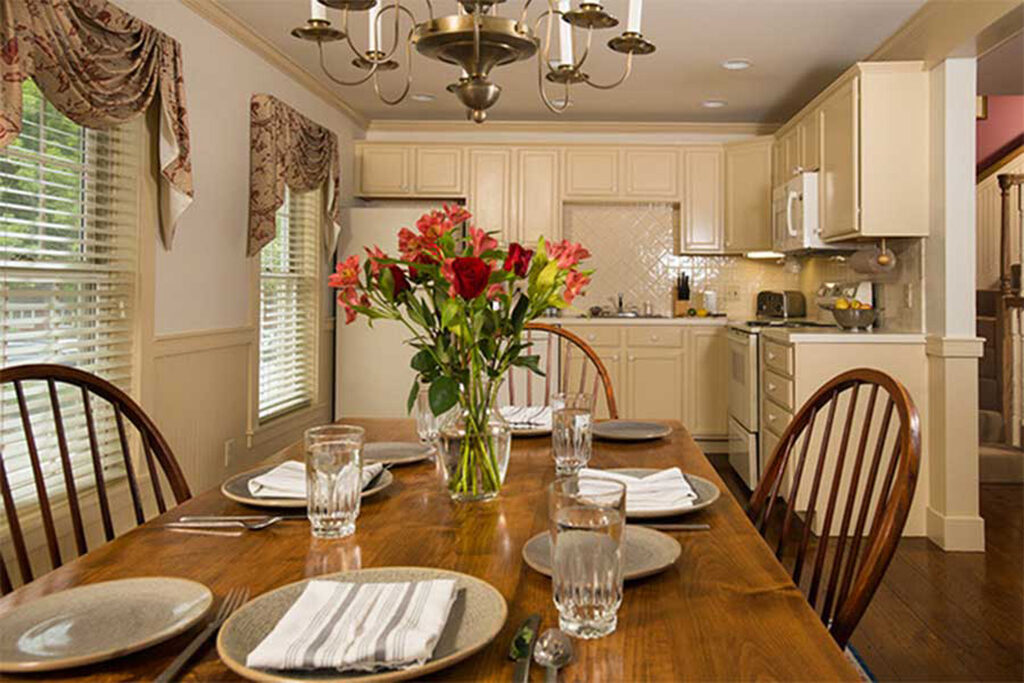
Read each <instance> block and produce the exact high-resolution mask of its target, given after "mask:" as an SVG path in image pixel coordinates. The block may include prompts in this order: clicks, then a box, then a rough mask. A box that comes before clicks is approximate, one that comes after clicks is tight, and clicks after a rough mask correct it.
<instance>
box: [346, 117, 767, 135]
mask: <svg viewBox="0 0 1024 683" xmlns="http://www.w3.org/2000/svg"><path fill="white" fill-rule="evenodd" d="M778 127H779V124H777V123H702V122H697V121H666V122H658V121H488V122H487V123H484V124H482V125H481V124H476V123H473V122H471V121H431V120H421V121H416V120H409V119H401V120H396V119H373V120H372V121H370V125H369V126H368V127H367V129H366V131H367V133H393V134H418V135H422V134H425V133H485V132H486V133H507V134H516V133H521V134H522V133H541V134H553V135H557V134H565V133H578V134H616V135H643V134H669V135H673V134H677V135H686V134H709V135H715V134H717V135H770V134H771V133H774V132H775V130H776V129H777V128H778Z"/></svg>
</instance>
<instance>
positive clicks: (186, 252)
mask: <svg viewBox="0 0 1024 683" xmlns="http://www.w3.org/2000/svg"><path fill="white" fill-rule="evenodd" d="M118 4H119V5H120V6H122V7H123V8H124V9H125V10H127V11H129V12H132V13H133V14H135V15H136V16H138V17H139V18H140V19H142V20H144V21H147V22H149V23H150V24H152V25H154V26H155V27H157V28H159V29H160V30H162V31H165V32H166V33H168V34H170V35H171V36H173V37H174V38H176V39H177V40H178V41H179V42H180V43H181V45H182V55H183V67H184V76H185V88H186V98H187V103H188V113H189V123H190V132H191V137H192V154H193V156H192V162H193V168H194V175H195V190H196V198H195V201H194V202H193V204H192V206H191V207H189V209H188V211H186V212H185V214H184V216H183V217H182V219H181V221H180V223H179V225H178V229H177V235H176V238H175V243H174V247H173V249H172V250H171V251H165V250H164V249H163V248H162V247H161V246H159V245H157V244H155V242H153V241H150V242H148V243H147V244H145V245H144V251H146V250H149V251H150V254H151V256H150V259H151V263H152V267H153V270H154V272H153V273H152V275H151V278H152V282H151V283H150V286H149V292H148V296H150V297H151V298H152V320H151V321H150V326H151V329H150V330H148V334H147V331H145V330H144V332H143V345H144V350H145V353H144V364H143V365H144V367H143V382H142V398H143V403H144V405H145V406H146V408H147V409H148V410H149V411H150V412H151V414H152V415H153V417H154V419H155V420H156V422H157V424H158V425H159V426H160V428H161V430H162V431H163V432H164V435H165V436H166V437H167V438H168V440H169V441H170V443H171V446H172V448H173V449H174V451H175V453H176V455H177V457H178V459H179V461H181V464H182V467H183V468H184V470H185V472H186V476H187V478H188V481H189V484H190V486H191V488H192V490H193V492H194V493H197V492H200V491H202V490H204V489H207V488H210V487H212V486H214V485H216V484H217V483H218V482H219V481H220V480H222V479H223V478H224V476H225V475H226V474H228V473H231V472H234V471H238V470H240V469H244V468H246V467H248V466H249V465H251V464H252V463H254V462H256V461H258V460H260V459H262V458H264V457H266V456H268V455H270V454H272V453H273V452H274V451H275V450H276V449H278V448H280V447H282V446H285V445H288V444H290V443H292V442H294V441H295V440H296V439H298V438H300V436H301V432H302V430H303V429H304V428H305V427H306V426H309V425H310V424H315V423H320V422H326V421H328V420H329V419H330V401H331V396H332V391H331V387H332V385H333V362H332V358H333V355H332V353H331V347H332V343H333V342H332V339H333V332H332V330H333V319H332V318H329V317H328V316H327V313H328V311H332V310H333V306H332V305H331V303H332V300H331V299H330V297H328V296H326V295H325V296H324V297H323V299H324V313H325V316H324V320H323V324H322V333H321V335H320V340H319V341H320V344H319V349H318V353H320V357H321V373H320V378H319V380H320V381H319V388H320V389H319V396H318V397H317V400H316V401H315V402H314V405H312V406H311V407H310V408H308V409H306V410H303V411H299V412H297V413H293V414H292V415H289V416H287V417H284V418H280V419H279V420H276V421H274V422H271V423H270V424H269V425H265V426H259V425H258V424H257V423H256V420H255V417H254V413H255V405H254V403H255V391H256V388H257V384H256V377H257V375H256V359H257V356H256V352H257V347H258V323H257V319H256V315H257V311H258V308H257V305H258V299H257V297H258V290H257V288H256V284H257V280H256V277H255V276H256V270H255V269H254V266H255V265H256V261H255V259H249V258H246V256H245V246H246V226H247V220H248V191H249V100H250V97H251V96H252V95H253V94H254V93H258V92H265V93H270V94H273V95H275V96H277V97H279V98H281V99H282V100H284V101H285V102H287V103H288V104H290V105H291V106H293V107H295V108H296V109H298V110H299V111H300V112H302V113H303V114H304V115H306V116H307V117H309V118H310V119H312V120H314V121H316V122H318V123H320V124H322V125H325V126H327V127H329V128H331V129H332V130H334V131H335V132H336V133H337V135H338V137H339V142H340V143H341V152H342V157H341V165H342V197H343V202H344V203H346V204H347V203H349V202H350V201H351V197H352V190H351V188H352V179H351V177H350V169H351V168H352V165H353V164H352V155H353V145H352V141H353V140H354V139H356V138H361V137H362V135H363V131H362V129H361V128H359V127H358V126H357V125H356V124H355V123H353V122H352V121H351V120H350V119H349V118H347V117H346V116H345V115H344V114H343V113H342V112H341V111H340V110H339V109H337V108H335V107H334V106H332V105H331V104H329V103H328V102H327V101H325V100H323V99H321V98H319V97H317V96H316V95H314V94H313V93H312V92H311V91H310V90H307V89H306V88H304V87H303V86H302V85H301V84H299V83H298V82H297V81H296V80H295V79H294V78H293V77H292V76H291V75H289V74H287V73H285V72H283V71H281V70H279V69H278V68H277V67H275V66H274V65H272V64H271V62H269V61H267V60H266V59H264V58H263V57H261V56H260V55H259V54H257V53H256V52H255V51H254V50H253V49H250V47H247V46H246V45H243V44H242V43H241V42H239V41H238V40H236V39H235V38H233V37H231V36H229V35H228V34H226V33H224V32H223V31H221V30H220V29H219V28H217V27H216V26H215V25H213V24H212V23H210V22H209V21H207V20H206V19H205V18H203V17H201V16H199V15H198V14H196V13H194V12H193V11H192V10H190V9H189V8H188V7H186V6H185V5H183V4H181V3H179V2H147V1H145V0H119V2H118ZM144 263H146V260H145V258H144ZM326 267H327V266H326V264H325V268H326ZM144 280H146V281H148V280H150V277H145V278H144ZM145 287H146V284H145V283H144V288H145ZM144 296H146V294H144ZM145 304H146V302H145V301H144V305H145Z"/></svg>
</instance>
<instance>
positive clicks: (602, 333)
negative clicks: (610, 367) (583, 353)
mask: <svg viewBox="0 0 1024 683" xmlns="http://www.w3.org/2000/svg"><path fill="white" fill-rule="evenodd" d="M565 329H567V330H568V331H570V332H572V333H573V334H575V335H576V336H578V337H579V338H580V339H582V340H583V341H585V342H587V343H588V344H590V345H591V346H594V347H600V346H619V345H620V344H621V343H622V328H621V327H605V326H603V325H587V326H585V327H584V326H580V327H569V326H568V325H567V326H566V327H565Z"/></svg>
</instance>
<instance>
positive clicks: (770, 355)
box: [768, 351, 775, 360]
mask: <svg viewBox="0 0 1024 683" xmlns="http://www.w3.org/2000/svg"><path fill="white" fill-rule="evenodd" d="M768 360H775V354H774V353H772V352H771V351H769V352H768Z"/></svg>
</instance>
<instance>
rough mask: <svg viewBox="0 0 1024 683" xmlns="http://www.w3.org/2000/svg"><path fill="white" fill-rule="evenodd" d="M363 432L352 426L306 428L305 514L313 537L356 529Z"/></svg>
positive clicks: (330, 536)
mask: <svg viewBox="0 0 1024 683" xmlns="http://www.w3.org/2000/svg"><path fill="white" fill-rule="evenodd" d="M364 438H365V431H364V430H363V428H362V427H356V426H355V425H342V424H337V425H325V426H323V427H313V428H312V429H307V430H306V514H307V515H308V517H309V524H310V528H311V529H312V532H313V535H314V536H316V537H317V538H343V537H345V536H351V535H352V534H354V533H355V531H356V518H357V517H358V516H359V498H360V495H361V494H362V489H363V485H362V484H363V482H362V479H363V440H364Z"/></svg>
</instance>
